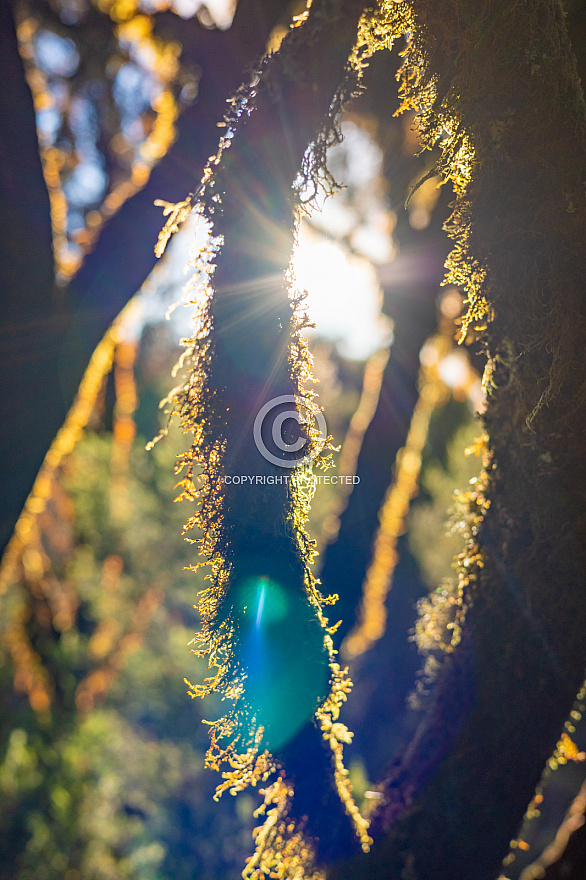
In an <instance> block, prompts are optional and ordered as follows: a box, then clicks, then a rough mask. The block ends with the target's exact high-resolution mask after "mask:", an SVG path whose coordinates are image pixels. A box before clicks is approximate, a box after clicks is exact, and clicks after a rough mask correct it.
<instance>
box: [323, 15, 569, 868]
mask: <svg viewBox="0 0 586 880" xmlns="http://www.w3.org/2000/svg"><path fill="white" fill-rule="evenodd" d="M414 22H415V31H414V39H415V40H416V42H417V45H418V46H419V47H420V48H421V51H422V52H423V53H424V59H425V63H426V65H427V72H428V75H430V76H436V77H437V79H436V80H435V82H436V83H437V90H438V91H437V94H438V97H437V103H436V107H439V106H440V102H441V101H443V100H444V99H445V100H446V102H448V104H447V106H448V107H452V108H457V110H456V111H455V112H457V118H459V119H460V120H461V125H462V126H463V129H464V130H465V131H467V132H469V133H470V135H471V137H472V142H473V145H474V148H475V161H474V162H473V164H472V180H471V183H470V184H469V187H468V189H467V192H466V198H467V200H469V201H468V202H467V204H468V205H469V210H470V214H469V217H470V223H471V226H470V230H471V231H470V237H469V239H468V243H467V247H469V248H470V252H471V253H472V254H474V256H475V258H476V260H478V261H479V264H480V265H486V266H487V267H488V273H489V274H488V277H487V283H486V286H485V295H486V296H487V298H488V301H489V303H490V305H491V307H492V309H493V312H492V315H491V317H492V320H491V321H490V323H489V325H488V330H487V332H486V339H487V344H488V348H489V354H490V356H491V361H490V364H489V367H490V368H491V369H492V375H491V379H490V382H489V398H488V405H487V410H486V416H485V425H486V429H487V432H488V436H489V452H490V456H489V459H488V460H487V472H486V475H485V477H484V478H483V481H481V483H480V492H479V497H478V498H477V502H478V507H477V508H476V516H477V519H476V522H474V523H472V525H473V535H472V537H471V539H470V541H469V545H468V548H467V549H468V556H467V558H465V559H463V560H462V575H461V583H462V586H463V591H464V600H463V601H464V609H465V618H464V622H463V624H462V637H461V641H460V643H459V644H458V645H457V647H456V648H455V650H454V653H453V654H451V655H450V656H448V657H447V659H446V660H445V661H444V664H443V668H442V670H441V672H440V675H439V678H438V681H437V683H436V685H435V688H434V691H433V695H432V699H431V701H430V705H429V708H428V713H427V717H426V719H425V721H424V722H423V724H422V726H421V728H420V729H419V731H418V732H417V734H416V736H415V738H414V740H413V742H412V743H411V746H410V747H409V748H408V749H407V750H406V752H405V754H404V755H403V757H402V760H401V762H400V765H399V766H398V767H397V770H396V772H395V773H394V774H393V775H392V777H391V778H390V779H389V781H388V783H387V785H386V788H385V792H384V799H383V802H382V805H381V807H380V809H379V810H378V812H377V814H376V816H375V822H374V834H375V835H376V836H377V838H378V843H377V845H376V846H375V848H374V850H373V851H372V852H371V854H370V855H369V856H368V861H364V862H361V863H357V864H355V865H353V866H346V867H345V868H344V869H341V870H333V871H332V872H331V877H332V878H334V877H335V878H338V877H340V878H342V877H343V878H345V880H347V878H350V877H357V876H360V877H365V876H368V877H369V878H379V877H380V878H383V877H385V878H387V877H389V876H393V877H394V876H409V877H413V878H418V880H432V878H433V880H444V878H445V880H448V878H449V880H472V878H473V880H494V877H495V876H496V875H497V874H498V872H499V865H500V861H501V859H502V858H503V857H504V856H505V855H506V854H507V851H508V844H509V840H510V839H511V838H512V837H514V836H515V833H516V831H517V829H518V827H519V825H520V822H521V819H522V817H523V814H524V811H525V809H526V807H527V804H528V802H529V800H530V798H531V796H532V794H533V791H534V787H535V785H536V783H537V782H538V780H539V777H540V775H541V772H542V769H543V767H544V764H545V761H546V760H547V758H548V756H549V755H550V754H551V752H552V751H553V749H554V747H555V743H556V741H557V739H558V738H559V736H560V734H561V731H562V728H563V723H564V720H565V718H566V717H567V715H568V713H569V711H570V709H571V707H572V703H573V700H574V697H575V695H576V693H577V691H578V688H579V686H580V684H581V682H582V679H583V676H584V668H585V666H586V602H585V578H584V547H585V546H586V541H585V535H584V528H585V522H586V511H585V509H584V497H585V495H586V493H585V491H584V487H585V486H586V470H585V462H584V430H585V428H586V425H585V424H584V420H585V416H584V414H585V412H586V406H585V403H586V401H585V389H586V381H585V379H586V377H585V372H584V362H583V354H582V352H583V346H584V339H585V337H586V332H585V328H586V315H585V312H584V301H583V295H582V291H583V277H584V261H583V255H584V250H583V246H582V244H581V242H582V241H583V238H584V232H585V213H586V212H585V205H584V196H583V181H584V179H585V177H586V148H585V129H586V124H585V122H586V120H585V113H584V105H583V99H582V94H581V89H580V84H579V81H578V78H577V76H576V72H575V66H574V62H573V59H572V56H571V53H570V49H569V44H568V40H567V36H566V34H565V28H564V23H563V20H562V14H561V9H560V7H559V5H558V4H556V3H553V2H545V0H544V2H524V3H521V4H517V5H515V6H514V7H513V5H507V6H506V8H505V7H499V8H498V9H497V8H496V7H495V6H494V5H493V4H490V3H480V4H478V3H461V2H454V3H449V4H443V5H442V7H441V9H440V8H439V7H437V4H434V3H419V4H416V5H415V7H414ZM443 106H444V107H445V106H446V105H445V104H444V105H443ZM497 131H498V134H497ZM476 160H477V161H476ZM542 395H545V397H542ZM544 401H545V404H544ZM532 412H533V417H532V420H531V424H530V426H529V427H528V424H527V420H528V418H530V417H531V414H532ZM483 492H484V493H485V494H486V498H487V500H488V502H489V505H490V506H483V504H482V498H481V497H480V496H481V495H482V493H483ZM473 512H474V511H473Z"/></svg>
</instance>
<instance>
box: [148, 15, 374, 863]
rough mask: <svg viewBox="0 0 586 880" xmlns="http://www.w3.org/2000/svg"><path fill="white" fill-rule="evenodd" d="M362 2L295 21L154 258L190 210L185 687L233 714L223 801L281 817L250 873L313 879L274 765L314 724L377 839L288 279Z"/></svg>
mask: <svg viewBox="0 0 586 880" xmlns="http://www.w3.org/2000/svg"><path fill="white" fill-rule="evenodd" d="M361 9H362V4H360V3H356V2H344V3H339V2H338V3H336V2H323V3H320V4H316V9H312V10H311V14H310V15H308V16H306V17H305V18H304V19H302V20H300V21H298V22H297V23H296V26H295V27H294V28H293V29H292V31H291V33H290V35H289V36H288V37H287V38H286V39H285V40H284V41H283V44H282V47H281V50H280V52H279V54H278V55H272V56H269V57H268V58H267V59H265V61H264V62H263V64H262V66H261V68H260V70H259V72H258V74H257V75H256V76H255V78H254V81H253V85H251V86H249V87H247V88H244V89H242V90H241V91H240V93H239V94H238V95H237V96H236V98H235V99H234V101H233V102H232V104H231V111H230V114H229V115H228V116H227V117H226V119H225V131H224V135H223V137H222V139H221V142H220V147H219V150H218V153H217V155H216V156H214V157H212V158H211V159H210V162H209V165H208V167H207V169H206V171H205V173H204V176H203V179H202V183H201V185H200V188H199V190H198V192H197V193H196V194H195V195H194V196H192V197H190V198H188V199H186V200H185V201H184V202H183V203H181V204H179V205H168V204H167V203H164V204H163V205H162V206H163V207H164V209H165V214H166V215H167V216H168V218H169V219H168V221H167V224H166V226H165V229H164V230H163V233H162V235H161V239H160V244H159V247H158V251H157V253H158V254H160V253H162V250H163V249H164V246H165V244H166V242H167V240H168V238H169V236H170V235H171V234H172V233H173V232H174V231H176V229H177V228H178V227H179V225H180V224H181V223H182V222H183V221H184V220H185V219H186V218H187V216H188V215H189V213H190V211H191V209H192V207H193V206H194V205H195V204H196V203H197V210H198V211H199V212H200V213H201V214H202V215H203V216H204V217H205V218H206V220H207V221H208V222H209V223H210V224H211V226H212V227H213V234H214V236H215V237H214V238H213V239H211V240H210V242H209V245H208V248H207V250H206V251H205V252H204V253H202V254H200V257H199V259H198V261H197V268H198V269H199V276H198V277H199V279H200V289H199V290H198V297H197V299H198V303H199V308H198V314H197V318H196V326H197V332H196V334H195V336H194V337H193V338H192V339H190V340H185V341H184V344H185V346H186V351H185V353H184V354H183V356H182V358H181V365H180V367H181V368H182V369H183V370H184V375H185V379H184V381H183V382H182V384H180V385H179V386H178V387H177V388H175V389H174V390H173V391H172V392H171V393H170V395H169V397H168V398H167V404H168V405H169V409H170V414H171V416H176V417H177V418H178V419H179V420H180V423H181V426H182V429H183V431H184V432H186V433H191V434H192V435H193V441H192V445H191V447H190V448H189V450H188V451H187V452H186V453H185V454H184V455H182V456H181V457H180V458H179V461H178V463H177V473H178V474H180V476H181V479H180V483H179V485H180V487H181V494H180V498H183V499H187V500H188V501H190V502H195V503H196V505H197V507H196V510H195V513H194V514H193V515H192V517H191V518H190V519H189V521H188V522H187V524H186V532H189V531H190V530H192V529H197V530H198V531H199V533H200V535H201V537H200V538H199V539H191V538H190V539H189V540H194V541H197V542H198V543H199V547H200V554H201V555H202V556H203V557H204V559H205V560H206V562H207V563H208V564H209V565H210V569H211V571H210V574H209V575H208V579H209V585H208V586H207V588H206V589H205V590H204V591H202V593H201V594H200V597H199V612H200V618H201V628H200V632H199V633H198V635H197V636H196V638H195V639H194V652H195V653H197V654H198V656H201V657H205V658H207V660H208V663H209V666H210V669H212V670H213V675H212V676H211V677H210V678H208V679H206V680H205V681H204V682H203V683H201V684H189V688H190V693H191V695H192V696H193V697H206V696H208V695H210V694H211V693H216V694H219V695H220V696H221V698H222V699H223V700H226V701H229V704H230V707H229V708H228V710H227V711H226V712H225V714H224V715H223V716H222V717H221V718H219V719H218V720H216V721H214V722H211V723H210V736H211V745H210V749H209V751H208V753H207V756H206V764H207V766H209V767H212V768H214V769H216V770H218V771H220V772H221V773H222V777H223V782H222V783H221V784H220V785H219V786H218V789H217V796H220V795H221V794H222V792H224V791H226V790H229V791H230V792H231V793H234V794H235V793H237V792H238V791H240V790H242V789H243V788H245V787H246V786H249V785H253V786H256V785H257V784H259V783H270V784H268V785H267V787H266V788H265V789H264V791H265V808H267V807H270V809H268V812H267V813H266V818H265V822H264V825H263V827H262V828H261V829H259V830H258V831H257V833H256V847H257V849H256V854H255V856H254V857H253V859H252V860H251V861H250V863H249V865H248V867H247V869H246V871H245V874H244V876H246V877H251V878H252V877H254V878H261V877H264V876H267V875H268V873H269V872H272V873H271V876H275V877H283V878H284V877H287V878H301V877H306V876H313V874H312V871H313V870H314V869H313V868H312V865H313V864H314V861H315V854H314V850H313V847H312V843H311V840H310V833H309V834H308V833H307V832H306V831H305V824H304V823H305V820H304V819H303V818H301V819H300V820H299V819H298V820H297V821H296V822H294V821H293V820H291V819H289V818H287V817H288V815H289V807H288V804H289V802H290V800H291V798H294V785H293V783H292V782H291V780H289V779H288V777H287V767H286V763H284V762H283V759H282V757H281V753H282V750H283V748H284V747H285V746H286V744H287V742H289V741H290V740H291V738H292V737H293V736H294V735H295V734H296V733H297V732H298V731H299V730H300V729H301V728H302V727H303V726H304V725H306V724H307V723H308V722H311V721H312V719H313V721H314V723H315V724H316V725H318V726H319V728H320V729H321V731H322V734H323V739H324V741H325V742H326V743H327V744H328V745H329V747H330V749H331V755H332V761H331V763H332V771H331V775H332V782H333V784H334V785H335V787H336V789H337V791H338V794H339V796H340V799H341V801H342V803H343V804H344V806H345V809H346V812H347V813H348V815H349V817H350V819H351V820H352V822H353V824H354V827H355V831H356V835H357V838H358V840H359V841H360V843H361V845H362V847H363V848H364V849H367V848H368V846H369V843H370V838H369V837H368V832H367V823H366V822H365V820H364V819H363V818H362V817H361V815H360V813H359V811H358V809H357V807H356V805H355V803H354V800H353V798H352V793H351V788H350V784H349V780H348V774H347V771H346V770H345V768H344V765H343V761H342V745H343V743H345V742H349V741H350V738H351V734H350V733H349V732H348V730H347V729H346V727H345V726H344V725H343V724H341V723H340V722H339V720H338V719H339V711H340V706H341V705H342V703H343V701H344V700H345V699H346V695H347V693H348V691H349V689H350V686H351V684H350V681H349V679H348V677H347V675H346V673H345V671H344V670H342V669H341V668H340V666H339V664H338V663H337V662H336V659H335V652H334V649H333V644H332V638H331V635H332V631H333V630H332V629H331V628H330V626H329V624H328V621H327V619H326V617H325V616H324V612H323V607H324V605H325V604H327V603H328V602H331V601H332V600H333V598H325V597H323V596H322V595H321V594H320V592H319V589H318V582H317V581H316V580H315V578H314V576H313V574H312V572H311V568H310V565H311V562H312V559H313V556H314V553H315V551H314V544H313V542H312V541H311V540H310V537H309V535H308V534H307V531H306V526H305V524H306V520H307V514H308V510H309V504H310V501H311V495H312V491H313V481H312V476H311V474H312V468H313V466H314V465H315V466H318V467H324V466H327V465H328V453H327V448H328V438H327V437H326V436H325V435H324V433H323V431H322V430H320V429H319V426H316V425H315V424H314V421H313V415H314V414H315V413H316V411H317V412H318V414H319V410H317V407H316V404H315V402H314V400H313V398H314V394H313V392H312V391H310V390H309V388H308V383H309V382H310V381H311V358H310V355H309V352H308V349H307V346H306V343H305V341H304V339H303V337H302V330H303V329H304V327H306V326H307V323H308V319H307V316H306V314H305V309H304V306H303V297H302V296H300V295H299V294H298V293H296V292H295V291H294V290H293V292H291V290H290V287H291V283H292V278H291V273H290V271H289V269H288V265H289V260H290V256H291V253H292V250H293V244H294V241H295V230H296V225H297V219H298V215H299V211H300V209H301V206H302V201H303V199H304V198H307V193H308V192H310V191H311V188H313V190H314V191H315V189H316V188H318V187H319V186H323V185H327V182H328V179H329V178H328V175H327V171H326V169H325V153H326V149H327V147H328V146H329V145H330V144H331V143H332V142H334V141H335V140H336V139H337V138H338V137H339V135H338V129H337V117H338V115H339V113H340V110H341V107H342V105H343V103H344V101H345V100H346V99H347V98H348V97H349V96H350V95H351V94H352V93H353V92H354V91H355V89H356V82H357V77H358V75H359V72H360V71H359V65H357V64H350V65H348V61H347V60H348V57H349V55H350V51H351V49H352V46H353V44H354V42H355V39H356V29H357V25H358V19H359V16H360V13H361ZM326 32H327V34H328V38H330V37H331V35H332V33H334V34H335V35H336V37H337V39H336V40H335V41H334V42H333V43H332V48H331V51H330V52H329V54H328V53H323V52H322V51H321V50H320V52H319V53H318V52H317V51H316V48H317V47H318V46H322V45H323V39H324V34H325V33H326ZM340 83H341V85H340ZM266 132H270V141H269V140H268V139H267V136H266ZM309 144H310V145H311V149H310V150H309V151H308V149H307V147H308V145H309ZM294 182H295V186H296V189H295V190H293V188H292V184H293V183H294ZM214 260H216V263H217V265H216V266H214ZM202 278H203V279H204V280H203V282H202V281H201V279H202ZM202 288H203V289H202ZM265 411H266V412H267V413H268V414H269V415H271V414H273V415H275V416H276V419H278V420H279V421H278V424H279V425H280V426H281V430H282V433H283V435H284V446H283V445H279V443H278V442H276V438H275V430H274V427H273V431H272V434H271V432H270V431H267V430H265V428H266V426H265V425H264V422H262V421H261V423H260V426H259V427H258V431H259V434H258V436H257V435H255V425H257V424H258V420H259V417H260V415H261V414H262V413H263V412H265ZM292 420H295V421H296V422H297V423H298V436H297V437H294V436H293V435H291V432H290V431H289V428H288V426H287V423H288V422H291V421H292ZM318 421H319V419H318ZM275 424H277V420H275ZM263 431H264V433H263ZM326 433H327V432H326ZM265 435H266V436H265ZM285 435H286V437H285ZM271 437H272V439H271ZM295 443H297V444H299V443H301V446H302V447H303V451H302V453H301V455H300V456H299V457H298V458H297V459H296V458H295V457H294V456H293V457H291V455H290V454H289V452H288V451H287V450H288V449H290V448H292V447H293V446H294V445H295ZM324 449H325V451H324ZM200 564H205V563H200ZM194 567H197V566H194ZM275 776H276V777H277V778H276V781H274V778H275ZM271 779H273V781H272V782H271Z"/></svg>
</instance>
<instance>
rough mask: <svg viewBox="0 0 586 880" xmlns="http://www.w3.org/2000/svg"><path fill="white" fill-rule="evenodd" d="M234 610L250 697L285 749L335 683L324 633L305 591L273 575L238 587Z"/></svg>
mask: <svg viewBox="0 0 586 880" xmlns="http://www.w3.org/2000/svg"><path fill="white" fill-rule="evenodd" d="M232 595H233V597H234V599H233V605H232V607H233V611H234V615H235V623H237V626H238V630H239V642H240V651H241V660H242V664H243V667H244V669H245V670H246V679H245V683H244V691H245V692H244V699H245V700H246V702H247V704H248V705H249V707H250V710H251V712H252V714H254V715H255V717H256V719H257V723H258V724H262V726H263V727H264V729H265V736H264V742H265V745H266V746H267V747H268V748H270V749H272V750H275V749H279V748H281V747H282V746H283V745H285V743H287V741H288V740H289V739H291V737H293V736H294V735H295V733H297V731H298V730H299V729H300V728H301V727H302V726H303V725H304V724H305V723H306V722H307V721H309V720H310V719H311V717H312V715H313V713H314V712H315V710H316V708H317V706H318V705H319V703H320V702H321V701H322V700H323V699H324V697H325V696H326V694H327V692H328V687H329V673H330V670H329V662H328V654H327V650H326V648H325V645H324V632H323V629H322V627H321V624H320V622H319V620H318V619H317V615H316V612H315V610H314V609H313V608H312V607H311V605H310V604H309V602H308V601H307V599H306V598H305V596H304V595H303V593H302V592H301V591H296V590H291V589H289V590H286V589H285V587H283V586H282V585H281V584H279V583H277V582H276V581H274V580H273V579H272V578H269V577H268V576H264V575H260V576H256V577H248V578H246V579H244V580H242V581H241V582H240V583H239V584H235V585H234V591H233V594H232Z"/></svg>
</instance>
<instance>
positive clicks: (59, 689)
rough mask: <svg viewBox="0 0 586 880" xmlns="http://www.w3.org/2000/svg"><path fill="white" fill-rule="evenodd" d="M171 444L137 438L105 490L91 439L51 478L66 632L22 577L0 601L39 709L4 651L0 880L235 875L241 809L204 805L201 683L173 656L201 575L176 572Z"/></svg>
mask: <svg viewBox="0 0 586 880" xmlns="http://www.w3.org/2000/svg"><path fill="white" fill-rule="evenodd" d="M176 446H177V438H173V439H171V440H169V441H168V442H167V443H165V444H160V445H159V446H158V447H157V448H156V449H155V450H154V452H153V453H152V454H148V453H146V452H145V450H144V439H138V440H137V441H136V442H135V444H134V447H133V449H132V452H131V458H130V465H129V468H128V471H127V473H126V475H125V481H126V483H125V486H122V487H120V486H117V487H116V492H114V491H113V490H112V468H111V461H112V447H113V443H112V435H111V434H110V433H101V434H89V435H88V436H87V437H86V438H85V440H84V441H83V442H82V443H81V444H80V445H79V447H78V448H77V449H76V451H75V453H74V455H73V457H72V459H71V461H70V462H69V464H68V466H67V473H66V474H65V475H64V483H65V485H66V487H67V492H68V494H69V496H70V497H71V499H73V504H74V510H72V511H71V510H70V511H69V513H68V515H67V516H63V515H62V516H58V515H55V514H53V518H52V520H51V522H48V521H47V522H46V523H45V526H44V529H43V534H42V541H43V545H44V549H45V550H46V551H47V552H48V554H49V555H50V558H51V562H52V571H53V573H54V574H55V576H56V577H57V578H58V582H57V583H58V584H59V585H61V588H62V595H63V586H64V585H65V586H66V587H67V590H68V593H67V595H69V596H70V597H73V598H71V602H72V605H73V606H74V608H75V611H74V614H73V616H72V620H71V625H67V626H65V627H62V629H61V630H59V627H58V626H57V625H56V620H57V621H58V618H56V615H55V614H53V616H52V619H49V618H47V619H46V620H45V619H44V618H43V615H42V613H41V612H40V609H42V608H43V607H44V606H43V603H42V602H40V601H39V600H38V599H37V598H35V592H36V593H39V586H38V584H37V585H36V586H35V584H34V583H32V584H31V581H30V578H26V577H25V578H23V579H22V582H21V583H20V584H18V585H15V587H14V590H13V591H12V593H11V594H10V600H9V601H7V602H6V603H5V604H4V615H3V622H2V630H1V633H0V634H1V639H2V644H3V645H4V646H9V645H10V644H11V642H10V637H11V635H12V636H14V632H15V628H18V626H19V625H20V624H19V622H20V621H21V620H22V619H24V621H25V623H24V635H23V638H27V639H29V640H30V644H31V646H32V648H33V650H34V652H35V653H36V656H37V659H38V662H39V663H40V665H41V667H42V669H44V670H45V674H46V677H47V680H48V683H49V685H48V686H49V691H50V693H51V694H52V700H51V705H50V708H49V709H48V710H46V711H41V712H36V713H35V712H34V711H33V709H32V708H31V707H30V705H29V703H28V701H27V699H26V698H25V696H24V695H21V694H19V693H16V692H15V690H14V686H13V676H14V674H15V673H16V672H17V669H16V668H15V661H14V658H13V657H11V656H10V654H9V651H8V648H7V647H4V648H3V656H2V658H1V659H2V661H3V663H2V669H1V674H0V699H1V700H2V705H3V707H4V710H5V711H4V712H3V715H2V720H1V721H0V824H1V827H2V835H1V838H0V840H1V842H0V877H1V878H2V880H33V878H34V880H57V878H59V880H63V878H65V880H171V878H172V880H192V878H198V880H204V878H205V880H212V878H214V880H217V878H222V877H226V878H228V877H231V876H234V875H235V873H237V872H238V871H239V870H241V866H242V863H243V861H244V853H245V852H246V850H247V849H248V846H249V840H250V830H251V829H250V825H251V818H252V817H251V813H252V805H251V802H250V799H248V800H246V802H245V803H243V804H241V805H239V808H238V809H237V808H236V804H235V802H234V801H233V800H232V799H229V800H227V801H226V802H225V803H223V804H220V805H217V804H213V801H212V794H213V790H214V787H215V781H214V779H213V774H208V773H207V772H206V771H204V770H203V752H204V751H205V748H206V746H207V730H206V728H205V726H204V725H202V724H201V723H200V722H201V717H200V716H199V714H198V712H197V709H198V704H194V703H192V702H191V701H190V700H188V699H187V697H186V693H185V691H186V688H185V685H184V684H183V679H184V677H185V676H187V675H189V676H196V677H198V678H199V677H203V675H204V674H205V673H204V670H203V669H201V663H200V661H198V660H196V658H195V657H194V656H193V655H190V654H189V652H188V649H187V644H188V642H189V641H190V639H191V637H192V634H193V629H194V628H195V626H196V625H197V618H196V614H195V612H194V611H193V608H192V605H193V602H194V596H195V594H196V592H197V589H198V580H199V587H200V588H201V587H202V586H203V583H202V580H203V578H202V577H201V576H196V577H195V578H194V575H193V573H190V572H189V573H188V572H183V570H182V564H183V565H187V564H188V556H189V552H190V548H189V545H187V544H186V543H185V541H184V540H183V539H182V537H181V524H182V520H183V512H182V511H181V510H180V508H179V507H178V506H174V505H173V504H172V497H173V495H172V493H173V488H172V484H171V481H170V480H169V478H168V475H169V472H170V470H171V469H172V462H173V458H174V455H175V448H174V447H176ZM162 512H164V514H163V513H162ZM60 539H61V540H60ZM56 547H59V548H60V551H57V550H56ZM48 576H49V575H45V577H44V579H42V580H41V582H40V583H41V589H45V588H46V582H47V577H48ZM54 590H57V587H56V586H54ZM53 610H54V609H53ZM215 708H216V709H218V707H217V706H216V707H215ZM213 711H214V706H213V705H212V706H211V707H208V712H209V713H213ZM219 841H221V845H220V844H219Z"/></svg>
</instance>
